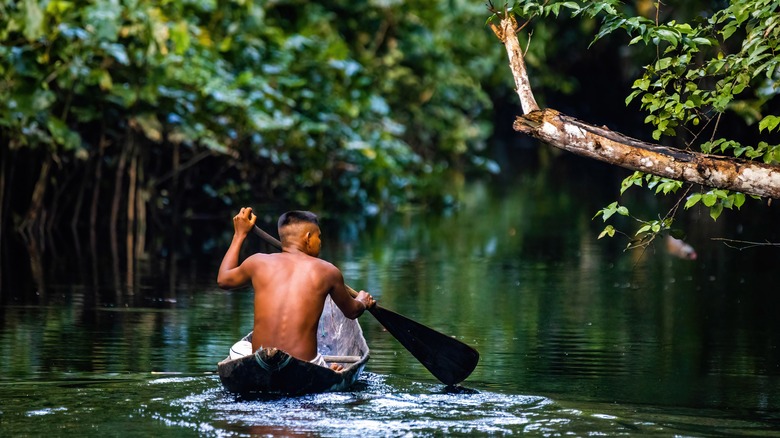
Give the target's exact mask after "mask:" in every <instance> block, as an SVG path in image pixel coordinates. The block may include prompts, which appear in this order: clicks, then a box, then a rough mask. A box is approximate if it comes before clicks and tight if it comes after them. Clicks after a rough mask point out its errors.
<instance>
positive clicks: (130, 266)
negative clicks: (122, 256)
mask: <svg viewBox="0 0 780 438" xmlns="http://www.w3.org/2000/svg"><path fill="white" fill-rule="evenodd" d="M128 143H129V149H130V172H129V176H130V182H129V183H128V187H127V229H126V230H125V231H126V236H127V240H126V244H127V246H126V248H125V253H126V256H127V285H128V288H129V290H130V291H131V292H132V290H133V285H134V284H135V278H134V275H133V274H135V246H134V245H135V207H136V206H135V198H136V195H137V193H138V184H137V183H138V148H137V147H136V145H135V140H134V139H133V138H132V134H131V139H130V140H128Z"/></svg>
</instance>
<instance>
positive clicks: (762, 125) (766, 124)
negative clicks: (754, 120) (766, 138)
mask: <svg viewBox="0 0 780 438" xmlns="http://www.w3.org/2000/svg"><path fill="white" fill-rule="evenodd" d="M778 124H780V117H777V116H765V117H764V118H763V119H761V121H760V122H758V132H762V131H763V130H764V129H766V130H768V131H770V132H771V131H774V130H775V129H777V125H778Z"/></svg>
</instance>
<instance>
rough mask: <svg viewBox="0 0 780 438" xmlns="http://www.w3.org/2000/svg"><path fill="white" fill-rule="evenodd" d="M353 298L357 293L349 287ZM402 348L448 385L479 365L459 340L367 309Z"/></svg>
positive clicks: (387, 312) (272, 240) (475, 355)
mask: <svg viewBox="0 0 780 438" xmlns="http://www.w3.org/2000/svg"><path fill="white" fill-rule="evenodd" d="M254 232H255V234H257V235H258V236H260V238H262V239H263V240H265V241H266V242H268V244H270V245H271V246H273V247H275V248H276V249H279V250H281V249H282V244H281V242H279V241H278V240H277V239H276V238H275V237H273V236H272V235H270V234H268V233H266V232H265V231H263V230H261V229H260V228H259V227H258V226H257V225H255V227H254ZM347 291H348V292H349V293H350V295H352V296H353V297H355V296H357V294H358V293H357V292H355V290H354V289H352V288H351V287H349V286H347ZM368 311H369V312H371V314H372V315H374V318H376V320H377V321H379V323H380V324H382V325H383V326H384V327H385V328H386V329H387V331H388V332H390V334H391V335H393V336H394V337H395V338H396V339H397V340H398V342H400V343H401V345H403V346H404V348H406V349H407V350H409V352H410V353H412V355H413V356H414V357H415V358H417V360H419V361H420V363H422V364H423V366H424V367H425V368H427V369H428V371H430V372H431V374H433V375H434V376H435V377H436V378H437V379H439V380H440V381H441V382H442V383H444V384H446V385H455V384H456V383H460V382H462V381H463V380H464V379H466V377H468V376H469V374H471V372H472V371H474V368H475V367H476V366H477V362H479V352H478V351H477V350H475V349H473V348H472V347H469V346H468V345H466V344H464V343H463V342H460V341H459V340H457V339H455V338H453V337H450V336H447V335H445V334H443V333H439V332H437V331H436V330H434V329H432V328H430V327H428V326H425V325H422V324H420V323H419V322H416V321H413V320H411V319H409V318H407V317H405V316H403V315H400V314H398V313H395V312H393V311H392V310H387V309H385V308H383V307H381V306H379V305H378V304H376V305H374V306H373V307H371V308H370V309H368Z"/></svg>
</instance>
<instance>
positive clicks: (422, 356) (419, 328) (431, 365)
mask: <svg viewBox="0 0 780 438" xmlns="http://www.w3.org/2000/svg"><path fill="white" fill-rule="evenodd" d="M368 311H369V312H371V314H372V315H374V317H375V318H376V320H377V321H379V323H380V324H382V325H383V326H384V327H385V328H386V329H387V331H388V332H390V334H391V335H393V336H394V337H395V338H396V339H398V342H400V343H401V345H403V346H404V347H405V348H406V349H407V350H409V352H410V353H412V355H413V356H414V357H415V358H417V360H419V361H420V363H421V364H423V366H425V368H427V369H428V371H430V372H431V374H433V375H434V376H435V377H436V378H437V379H439V381H441V382H442V383H444V384H445V385H455V384H457V383H460V382H462V381H463V380H465V379H466V377H468V376H469V375H470V374H471V372H472V371H474V368H476V366H477V362H479V352H478V351H477V350H475V349H473V348H472V347H469V346H468V345H466V344H464V343H463V342H461V341H459V340H457V339H455V338H452V337H450V336H447V335H445V334H442V333H439V332H437V331H436V330H434V329H432V328H430V327H428V326H425V325H422V324H420V323H419V322H417V321H412V320H411V319H409V318H407V317H405V316H403V315H399V314H398V313H395V312H393V311H392V310H387V309H385V308H383V307H380V306H378V305H375V306H374V307H372V308H370V309H368Z"/></svg>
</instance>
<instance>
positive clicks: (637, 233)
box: [635, 224, 652, 236]
mask: <svg viewBox="0 0 780 438" xmlns="http://www.w3.org/2000/svg"><path fill="white" fill-rule="evenodd" d="M651 227H652V225H650V224H647V225H645V226H643V227H641V228H640V229H639V230H637V232H636V234H635V236H638V235H640V234H642V233H646V232H648V231H650V228H651Z"/></svg>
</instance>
